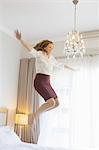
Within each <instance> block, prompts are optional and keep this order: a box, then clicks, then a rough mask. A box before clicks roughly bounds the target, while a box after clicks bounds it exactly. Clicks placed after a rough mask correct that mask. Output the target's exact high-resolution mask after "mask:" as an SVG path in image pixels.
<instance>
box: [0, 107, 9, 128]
mask: <svg viewBox="0 0 99 150" xmlns="http://www.w3.org/2000/svg"><path fill="white" fill-rule="evenodd" d="M7 119H8V109H7V108H0V126H6V125H7Z"/></svg>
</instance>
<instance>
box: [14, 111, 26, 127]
mask: <svg viewBox="0 0 99 150" xmlns="http://www.w3.org/2000/svg"><path fill="white" fill-rule="evenodd" d="M15 123H16V124H19V125H27V124H28V115H26V114H16V117H15Z"/></svg>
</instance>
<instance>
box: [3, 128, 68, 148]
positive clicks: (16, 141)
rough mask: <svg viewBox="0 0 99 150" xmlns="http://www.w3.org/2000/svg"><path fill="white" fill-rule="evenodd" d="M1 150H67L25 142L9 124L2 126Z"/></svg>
mask: <svg viewBox="0 0 99 150" xmlns="http://www.w3.org/2000/svg"><path fill="white" fill-rule="evenodd" d="M0 150H66V149H63V148H51V147H42V146H39V145H37V144H30V143H25V142H22V141H21V140H20V138H19V137H18V136H17V135H16V134H15V133H14V132H13V131H12V130H11V129H10V128H9V127H7V126H3V127H0Z"/></svg>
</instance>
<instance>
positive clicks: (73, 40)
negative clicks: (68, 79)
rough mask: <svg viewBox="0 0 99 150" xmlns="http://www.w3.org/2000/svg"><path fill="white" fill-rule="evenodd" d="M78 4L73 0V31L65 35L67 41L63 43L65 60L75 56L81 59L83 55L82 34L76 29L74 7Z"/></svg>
mask: <svg viewBox="0 0 99 150" xmlns="http://www.w3.org/2000/svg"><path fill="white" fill-rule="evenodd" d="M77 3H78V0H73V4H74V6H75V11H74V30H73V31H72V32H69V33H68V34H67V40H66V42H65V47H64V50H65V55H66V57H67V58H70V57H73V58H75V56H81V57H83V54H84V53H85V46H84V41H83V38H82V34H80V33H79V32H78V31H77V29H76V20H77V17H76V5H77Z"/></svg>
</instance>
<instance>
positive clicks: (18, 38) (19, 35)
mask: <svg viewBox="0 0 99 150" xmlns="http://www.w3.org/2000/svg"><path fill="white" fill-rule="evenodd" d="M14 32H15V36H16V38H17V40H21V32H19V31H18V30H15V31H14Z"/></svg>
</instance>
